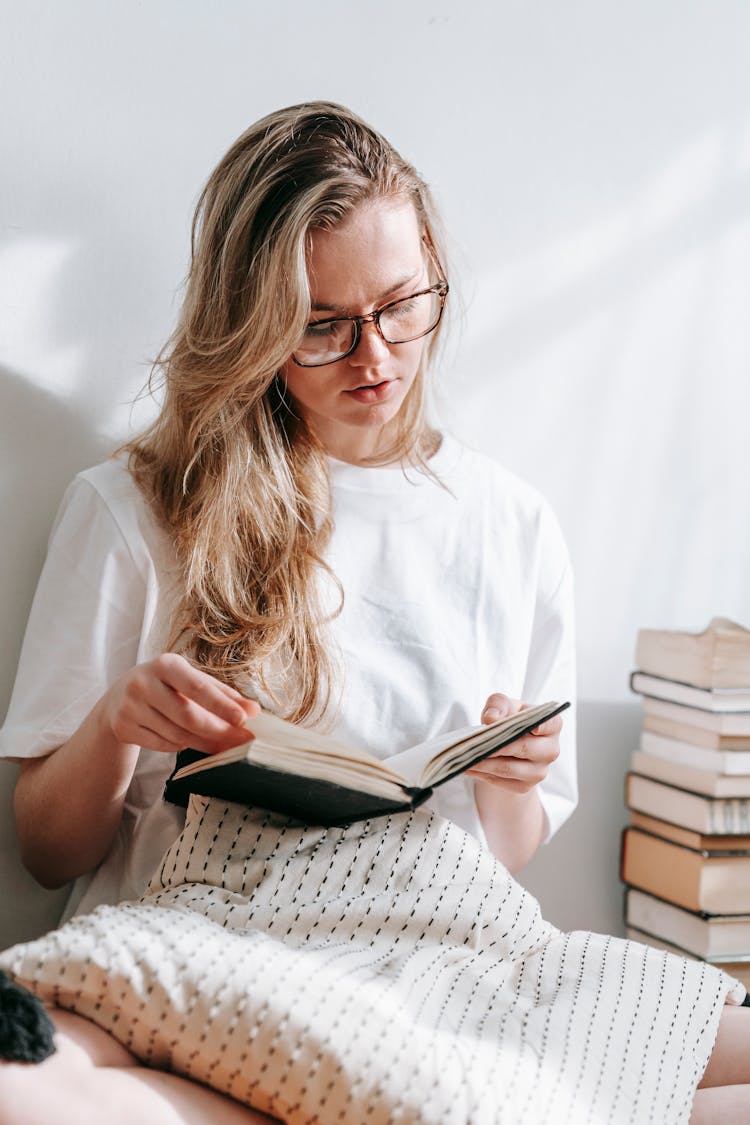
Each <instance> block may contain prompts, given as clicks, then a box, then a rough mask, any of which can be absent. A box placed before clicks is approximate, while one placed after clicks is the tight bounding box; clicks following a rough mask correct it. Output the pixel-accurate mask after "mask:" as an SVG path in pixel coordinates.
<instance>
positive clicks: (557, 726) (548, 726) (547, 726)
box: [529, 715, 563, 737]
mask: <svg viewBox="0 0 750 1125" xmlns="http://www.w3.org/2000/svg"><path fill="white" fill-rule="evenodd" d="M562 728H563V719H562V715H554V716H553V717H552V718H551V719H547V721H546V722H544V723H540V724H539V726H538V727H534V729H533V730H532V731H530V732H529V733H530V734H533V735H534V736H535V737H539V736H540V735H541V736H542V737H544V736H545V735H555V734H559V733H560V731H561V730H562Z"/></svg>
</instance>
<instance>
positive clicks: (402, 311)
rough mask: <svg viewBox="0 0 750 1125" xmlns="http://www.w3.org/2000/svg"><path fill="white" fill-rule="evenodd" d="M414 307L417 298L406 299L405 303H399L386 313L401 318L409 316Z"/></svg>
mask: <svg viewBox="0 0 750 1125" xmlns="http://www.w3.org/2000/svg"><path fill="white" fill-rule="evenodd" d="M416 307H417V298H416V297H407V298H406V300H405V301H399V303H398V304H397V305H394V306H393V308H391V309H389V310H388V313H389V315H390V316H393V317H396V318H403V317H406V316H411V315H412V313H413V312H414V310H415V308H416Z"/></svg>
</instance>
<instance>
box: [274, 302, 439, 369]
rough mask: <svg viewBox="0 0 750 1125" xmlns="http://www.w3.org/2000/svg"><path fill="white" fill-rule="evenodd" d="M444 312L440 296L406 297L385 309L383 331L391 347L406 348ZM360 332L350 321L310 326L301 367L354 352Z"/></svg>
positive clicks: (300, 357)
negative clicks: (399, 345)
mask: <svg viewBox="0 0 750 1125" xmlns="http://www.w3.org/2000/svg"><path fill="white" fill-rule="evenodd" d="M441 308H442V302H441V298H440V296H439V294H438V293H420V294H418V295H417V296H413V297H405V298H404V300H403V301H396V302H395V303H394V304H392V305H390V306H389V307H388V308H385V309H383V311H382V312H381V313H380V314H379V317H378V320H379V324H380V331H381V333H382V335H383V337H384V338H385V340H386V341H387V343H389V344H405V343H407V342H408V341H409V340H418V339H419V337H420V336H425V335H427V333H428V332H431V331H432V329H433V328H434V327H435V326H436V325H437V323H438V321H439V320H440V313H441ZM356 331H357V326H356V322H355V321H353V320H349V319H342V320H329V321H327V322H326V323H324V324H319V325H318V324H308V326H307V328H306V330H305V334H304V337H303V338H302V341H301V343H300V345H299V347H297V348H296V349H295V352H294V355H295V358H296V359H298V360H299V361H300V362H301V363H311V364H317V363H330V362H332V361H334V360H336V359H340V358H341V357H342V356H345V355H346V354H347V352H349V351H350V350H351V347H352V344H353V343H354V339H355V335H356Z"/></svg>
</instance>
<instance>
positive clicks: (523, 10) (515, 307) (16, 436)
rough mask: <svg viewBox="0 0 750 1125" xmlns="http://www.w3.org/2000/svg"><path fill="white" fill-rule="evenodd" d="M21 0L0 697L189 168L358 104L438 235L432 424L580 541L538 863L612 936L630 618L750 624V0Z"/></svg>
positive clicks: (172, 272) (176, 231) (2, 262)
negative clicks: (575, 726)
mask: <svg viewBox="0 0 750 1125" xmlns="http://www.w3.org/2000/svg"><path fill="white" fill-rule="evenodd" d="M3 7H4V11H3V20H2V25H3V30H2V37H1V39H0V84H2V87H3V88H2V89H1V90H0V93H2V95H3V96H2V104H3V105H4V107H5V112H4V113H3V114H2V115H1V116H0V160H1V161H2V174H1V175H0V216H1V219H0V310H1V311H0V368H1V375H2V382H1V383H0V441H1V444H0V468H1V470H2V472H1V475H0V490H1V492H0V495H1V497H2V515H3V527H4V537H3V540H4V547H3V551H2V553H1V554H0V598H1V599H2V613H1V614H0V631H1V642H2V643H0V713H2V711H3V710H4V705H5V701H6V700H7V697H8V694H9V691H10V686H11V683H12V676H13V670H14V666H15V660H16V656H17V652H18V647H19V644H20V639H21V635H22V629H23V622H24V619H25V615H26V612H27V610H28V605H29V602H30V598H31V595H32V590H33V586H34V580H35V577H36V574H37V573H38V569H39V566H40V564H41V559H42V556H43V549H44V541H45V536H46V533H47V530H48V527H49V523H50V520H51V517H52V514H53V512H54V509H55V507H56V504H57V501H58V499H59V497H60V495H61V492H62V489H63V487H64V484H65V482H66V481H67V480H68V479H69V477H70V476H71V475H72V473H73V472H74V471H75V470H76V469H77V468H79V467H81V466H84V465H86V464H89V463H91V462H92V461H93V460H95V459H96V458H97V457H98V456H99V455H100V453H102V452H104V451H106V450H107V449H108V448H109V447H111V446H112V445H113V444H114V443H115V442H116V441H117V440H118V439H119V438H121V437H122V436H124V434H125V433H126V432H127V429H128V426H129V425H138V424H139V422H140V421H142V420H143V418H144V417H145V416H146V414H145V408H144V407H139V408H137V409H135V410H134V411H131V408H130V406H129V403H130V402H131V400H132V398H133V396H134V395H135V394H136V392H137V391H138V389H139V388H140V387H141V386H142V384H143V382H144V380H145V377H146V374H147V370H148V357H150V356H152V355H153V354H154V353H155V351H156V350H157V349H158V347H159V345H160V343H161V342H162V341H163V339H164V338H165V337H166V335H167V334H168V332H169V329H170V326H171V323H172V319H173V316H174V313H175V309H176V307H177V302H178V295H177V287H178V283H179V281H180V279H181V277H182V276H183V273H184V269H185V263H186V254H187V244H188V224H189V219H190V215H191V211H192V208H193V205H194V202H195V199H196V196H197V193H198V190H199V187H200V185H201V183H202V181H203V179H204V178H205V176H206V175H207V174H208V172H209V171H210V169H211V167H212V166H213V164H214V163H215V161H216V160H217V159H218V157H219V156H220V155H221V154H222V153H223V151H224V150H225V149H226V147H227V146H228V144H229V143H230V142H231V141H232V140H233V139H234V137H235V136H236V135H237V134H239V133H240V132H241V131H242V130H243V129H244V128H245V126H246V125H247V124H248V123H250V122H251V121H253V120H255V119H256V118H257V117H258V116H260V115H261V114H263V113H265V112H267V111H269V110H271V109H273V108H275V107H278V106H280V105H284V104H289V103H292V102H295V101H300V100H303V99H306V98H316V97H325V98H332V99H335V100H339V101H343V102H345V103H348V104H350V105H351V106H352V107H354V108H356V109H357V110H358V111H359V112H361V113H362V114H363V115H364V116H366V117H368V118H369V119H371V120H372V121H373V123H374V124H376V125H377V126H378V127H379V128H381V129H382V130H383V131H384V132H385V133H386V135H388V136H389V137H390V138H391V139H392V140H394V142H395V143H396V144H397V146H398V147H400V148H401V149H402V150H403V151H404V153H405V154H407V155H408V156H410V157H411V158H412V159H413V160H414V161H415V162H416V163H417V165H418V166H419V168H420V169H421V170H422V172H423V173H424V174H425V175H426V176H427V178H428V179H429V180H430V181H431V182H432V183H433V184H434V185H435V187H436V190H437V195H438V198H439V200H440V202H441V204H442V207H443V210H444V213H445V218H446V220H447V225H448V227H449V229H450V231H451V232H452V235H453V239H454V250H455V259H456V263H455V264H456V266H457V267H458V271H459V273H460V276H461V288H462V291H463V295H464V300H465V304H466V317H465V323H464V325H463V328H462V329H461V331H460V333H459V335H458V338H457V341H456V345H455V346H454V347H453V349H452V350H451V352H450V355H449V357H448V360H447V371H446V375H447V382H446V398H447V409H446V416H447V417H450V419H451V422H452V425H453V426H454V428H455V429H456V430H458V432H459V433H460V434H461V435H462V436H463V437H464V438H465V439H466V440H467V441H469V442H470V443H472V444H474V445H477V446H479V447H481V448H483V449H485V450H487V451H488V452H490V453H491V454H492V455H493V456H495V457H497V458H498V459H500V460H502V461H503V462H505V463H506V464H508V465H509V466H511V467H512V468H514V469H516V470H517V471H518V472H520V473H521V474H523V475H525V476H526V477H528V478H529V479H531V480H532V481H533V482H534V483H536V484H537V485H538V486H539V487H540V488H541V489H542V490H543V491H544V492H545V493H546V494H547V495H548V496H549V497H550V499H551V500H552V502H553V504H554V505H555V507H556V509H557V511H558V513H559V515H560V518H561V521H562V523H563V526H564V528H565V531H566V533H567V536H568V539H569V542H570V546H571V550H572V554H573V557H574V562H575V566H576V571H577V579H578V606H579V636H580V694H581V698H582V700H583V706H582V739H581V768H582V802H581V807H580V810H579V812H578V813H577V815H576V817H575V818H574V820H573V821H572V822H571V824H570V825H569V826H568V827H566V828H565V829H564V830H563V832H562V833H561V835H560V837H559V838H558V841H557V842H556V843H555V844H554V845H553V846H552V847H551V848H549V849H547V850H546V851H545V852H544V853H543V854H542V855H541V856H540V857H539V858H538V859H537V860H535V861H534V864H533V865H532V867H531V868H530V869H529V872H528V879H529V883H530V885H531V886H532V887H533V888H534V890H535V891H536V892H537V893H538V894H539V896H540V898H541V900H542V903H543V906H544V907H545V910H546V912H547V913H548V915H549V916H550V917H551V918H552V919H553V920H555V921H557V922H559V923H560V924H562V925H564V926H569V927H574V926H590V927H594V928H599V929H610V930H612V929H617V928H618V927H619V925H620V917H619V914H620V891H619V887H618V885H617V840H618V830H619V825H620V824H621V823H622V821H623V819H624V813H623V809H622V801H621V786H622V773H623V771H624V769H625V766H626V763H627V757H628V753H629V751H630V749H631V747H632V744H633V742H634V740H635V738H636V736H637V728H638V709H637V706H636V704H635V703H634V702H633V701H632V700H630V699H628V695H627V674H628V672H629V670H630V667H631V661H632V653H633V648H634V642H635V634H636V631H637V629H638V628H639V626H641V625H655V626H670V627H686V628H691V627H696V628H697V627H701V626H702V625H704V624H705V623H706V621H707V620H708V618H709V617H710V616H712V615H713V614H715V613H723V614H726V615H729V616H734V617H736V618H738V619H739V620H741V621H744V622H746V623H747V622H750V581H748V577H749V576H750V519H748V515H749V514H750V513H749V511H748V508H749V503H748V485H749V483H750V442H748V440H747V431H748V422H747V419H748V414H749V411H750V381H749V380H748V378H747V374H748V357H750V315H748V305H749V299H750V67H749V66H748V44H750V7H749V6H748V5H747V4H746V3H744V2H743V0H736V2H731V0H703V2H698V0H656V2H654V0H631V2H630V3H629V4H618V3H607V2H602V0H589V2H578V3H559V4H557V3H554V2H548V3H546V4H541V3H526V4H520V3H516V2H511V0H495V2H492V3H490V2H489V0H487V2H485V3H466V4H464V5H462V6H460V9H459V6H458V5H456V4H454V3H452V2H448V0H433V2H430V3H426V2H422V0H414V2H412V3H408V4H406V3H403V2H396V0H380V2H379V3H378V4H370V3H361V4H358V5H356V4H352V3H346V2H344V0H320V2H319V3H317V4H315V5H302V4H301V3H292V2H291V0H286V2H280V0H276V2H275V3H274V4H260V3H252V2H251V0H214V2H213V3H210V4H209V3H202V2H198V0H151V2H150V3H148V4H142V3H134V2H132V0H131V2H130V3H127V2H126V3H119V4H116V3H115V2H114V0H111V2H108V0H66V3H64V4H59V3H56V2H55V0H47V2H44V0H26V2H25V3H24V4H23V5H10V4H5V5H3ZM11 107H12V108H11ZM498 687H502V685H498ZM3 818H4V823H3V826H2V829H1V830H2V831H3V832H4V833H5V838H6V839H7V835H8V831H9V828H8V823H7V822H8V810H7V807H5V808H4V809H3ZM14 862H15V861H14V860H13V859H12V858H11V857H10V856H9V853H8V850H7V844H6V845H5V850H4V851H3V852H2V854H0V875H1V874H2V871H3V865H4V866H5V869H6V871H7V869H10V868H13V864H14ZM14 870H15V869H14ZM563 874H564V875H565V876H566V878H565V879H564V880H563V879H562V878H561V876H562V875H563ZM568 875H571V878H570V879H568V878H567V876H568ZM563 887H564V888H565V889H564V893H563V892H562V888H563ZM36 924H37V923H36V921H34V922H33V923H28V925H32V926H33V925H36ZM24 925H26V923H24Z"/></svg>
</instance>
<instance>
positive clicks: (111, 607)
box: [0, 437, 577, 913]
mask: <svg viewBox="0 0 750 1125" xmlns="http://www.w3.org/2000/svg"><path fill="white" fill-rule="evenodd" d="M330 467H331V478H332V485H333V514H334V533H333V537H332V540H331V543H330V545H329V549H328V551H327V556H326V557H327V560H328V562H329V563H330V564H331V566H332V568H333V571H334V572H335V574H336V575H337V576H338V578H339V579H340V581H341V583H342V586H343V589H344V593H345V598H344V606H343V610H342V612H341V614H340V615H339V617H337V618H336V620H335V621H334V623H333V624H332V626H331V634H332V640H333V642H334V644H335V647H336V649H337V650H338V652H339V654H340V655H339V663H340V666H341V667H342V668H343V669H345V679H344V681H343V685H342V687H341V689H340V693H339V695H338V696H337V697H336V700H337V708H336V712H335V715H336V718H335V723H334V726H333V727H332V728H331V733H333V734H334V735H335V736H336V737H338V738H340V739H342V740H344V741H349V742H352V743H354V744H355V745H360V746H363V747H365V748H366V749H368V750H370V751H371V752H372V753H374V754H376V755H377V756H378V757H381V758H384V757H388V756H389V755H391V754H395V753H398V752H399V751H401V750H404V749H406V748H407V747H408V746H410V745H412V744H414V743H416V742H420V741H422V740H424V739H425V738H428V737H431V736H432V735H434V734H437V733H439V732H441V731H444V730H450V729H452V728H454V727H461V726H466V725H468V724H470V723H477V722H479V720H480V716H481V712H482V708H483V706H484V704H485V701H486V699H487V697H488V696H489V695H490V694H491V693H492V692H493V691H502V692H504V693H505V694H507V695H509V696H511V697H514V698H517V699H523V700H525V701H527V702H543V701H545V700H548V699H557V700H560V701H562V700H571V701H573V700H574V699H575V694H574V693H575V685H574V649H573V604H572V579H571V571H570V564H569V560H568V554H567V551H566V549H565V545H564V542H563V539H562V535H561V533H560V530H559V527H558V524H557V522H556V520H555V518H554V516H553V515H552V513H551V511H550V509H549V507H548V506H547V504H546V503H545V502H544V500H543V499H542V498H541V497H540V496H539V494H538V493H537V492H536V491H535V490H534V489H532V488H531V487H530V486H528V485H527V484H525V483H523V482H522V481H520V480H519V479H518V478H517V477H515V476H514V475H512V474H511V473H509V472H507V471H506V470H505V469H503V468H501V467H500V466H498V465H497V464H496V463H495V462H493V461H491V460H490V459H488V458H486V457H483V456H481V455H480V454H477V453H474V452H471V451H469V450H467V449H465V448H463V447H462V446H460V445H459V444H458V443H457V442H455V441H454V440H453V439H451V438H449V437H445V438H444V439H443V443H442V445H441V448H440V449H439V451H438V453H437V454H436V455H435V457H434V458H433V460H432V461H431V467H432V468H433V469H434V471H435V473H436V474H437V476H438V478H439V480H440V481H441V482H442V483H441V484H438V483H436V482H435V481H434V480H432V479H430V478H429V477H427V476H425V475H424V474H421V473H418V472H417V471H415V470H410V471H409V472H408V474H405V473H404V472H403V471H402V470H401V469H391V468H361V467H359V466H354V465H349V464H346V463H343V462H340V461H333V460H332V461H331V462H330ZM177 590H178V581H177V567H176V563H175V559H174V554H173V551H172V548H171V544H170V542H169V539H168V537H167V535H166V533H165V532H164V531H163V530H162V529H161V527H160V526H159V525H158V523H157V521H156V519H155V517H154V514H153V513H152V512H151V510H150V508H149V505H148V503H147V501H146V500H145V498H144V497H143V496H142V494H141V493H140V492H139V490H138V489H137V488H136V486H135V484H134V482H133V481H132V478H131V477H130V474H129V473H128V471H127V469H126V467H125V464H124V462H123V461H122V460H118V459H115V460H111V461H107V462H105V463H104V464H101V465H98V466H97V467H96V468H93V469H90V470H88V471H87V472H84V473H81V474H80V475H79V476H78V477H76V479H75V480H74V481H73V483H72V484H71V485H70V487H69V489H68V491H67V493H66V495H65V497H64V499H63V502H62V505H61V508H60V511H59V513H58V516H57V519H56V522H55V525H54V527H53V530H52V534H51V537H50V543H49V551H48V556H47V560H46V562H45V565H44V569H43V571H42V575H41V577H40V580H39V586H38V589H37V593H36V596H35V599H34V603H33V606H32V611H31V616H30V619H29V624H28V628H27V632H26V636H25V639H24V644H23V649H22V653H21V660H20V664H19V669H18V675H17V679H16V684H15V688H14V691H13V696H12V699H11V704H10V708H9V710H8V714H7V717H6V720H5V724H4V726H3V728H2V730H1V731H0V757H11V758H19V759H20V758H34V757H42V756H44V755H46V754H48V753H50V752H51V751H53V750H54V749H55V748H56V747H58V746H59V745H60V744H61V743H63V742H65V741H66V740H67V739H68V738H69V737H70V736H71V735H72V734H73V732H74V731H75V730H76V729H77V727H78V726H79V725H80V723H81V722H82V721H83V719H84V718H85V716H86V715H87V713H88V712H89V710H90V709H91V708H92V707H93V705H94V704H95V703H96V701H97V700H98V699H99V698H100V697H101V695H102V694H103V693H104V692H105V691H106V690H107V688H108V687H109V685H110V684H111V683H112V682H113V681H114V680H115V679H116V678H117V677H118V676H119V675H121V674H122V673H123V672H124V671H126V670H127V669H128V668H130V667H132V666H133V665H134V664H136V663H139V662H141V661H145V660H149V659H151V658H153V657H154V656H157V655H158V654H159V653H161V652H163V651H164V650H165V646H166V644H167V640H168V634H169V632H170V622H171V618H172V614H173V611H174V607H175V604H176V598H177ZM331 596H332V597H333V596H334V595H333V591H332V592H331ZM574 747H575V731H574V717H573V714H572V712H571V711H569V712H566V719H565V723H564V728H563V734H562V737H561V754H560V757H559V759H558V760H557V762H555V764H554V765H553V766H552V768H551V769H550V771H549V774H548V776H547V778H546V779H545V781H544V782H543V783H542V785H541V786H540V796H541V800H542V803H543V806H544V809H545V813H546V816H547V822H548V836H549V835H551V834H552V833H553V832H554V831H556V830H557V828H559V826H560V824H561V823H562V822H563V821H564V820H565V819H566V817H567V816H568V815H569V814H570V812H571V811H572V810H573V808H574V807H575V804H576V800H577V794H576V768H575V748H574ZM172 765H173V758H172V756H171V755H168V754H160V753H156V752H154V751H150V750H141V753H140V757H139V760H138V766H137V769H136V772H135V776H134V778H133V781H132V783H131V786H130V788H129V791H128V795H127V801H126V805H125V812H124V816H123V819H122V823H121V826H120V829H119V831H118V835H117V838H116V840H115V843H114V845H113V847H112V849H111V851H110V853H109V855H108V856H107V857H106V859H105V860H104V862H103V863H102V864H101V866H100V867H99V868H98V869H97V871H96V872H94V874H93V875H90V876H86V877H85V878H83V879H81V880H78V881H77V886H76V888H75V889H74V892H73V895H72V897H71V905H70V907H69V910H68V913H70V912H71V911H72V910H73V909H78V910H90V909H92V908H93V907H94V906H95V905H97V904H98V903H100V902H114V901H119V900H121V899H125V898H134V897H137V896H138V895H139V894H140V893H141V892H142V891H143V889H144V886H145V884H146V882H147V881H148V879H149V877H150V875H151V874H152V872H153V870H154V869H155V868H156V866H157V863H158V861H159V858H160V856H161V855H162V853H163V852H164V851H165V849H166V848H167V847H168V846H169V845H170V844H171V843H172V841H173V840H174V838H175V837H176V835H177V834H178V833H179V831H180V828H181V825H182V818H183V812H182V810H180V809H177V808H175V807H174V806H172V805H169V804H167V803H165V802H164V801H163V800H162V789H163V786H164V781H165V780H166V777H167V776H168V775H169V773H170V771H171V768H172ZM432 803H433V804H434V806H435V807H436V808H437V809H438V810H439V811H440V812H441V813H442V814H443V815H444V816H447V817H449V818H450V819H451V820H453V821H455V822H456V823H458V824H460V825H461V826H462V827H463V828H465V829H466V830H467V831H469V832H472V833H473V834H474V835H476V836H478V837H479V838H480V839H481V840H484V834H483V831H482V827H481V823H480V820H479V816H478V814H477V810H476V804H475V801H474V786H473V782H472V781H471V780H470V779H468V778H458V779H455V780H454V781H451V782H448V783H447V784H446V785H444V786H442V787H440V788H439V789H438V790H436V793H435V795H434V797H433V798H432Z"/></svg>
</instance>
